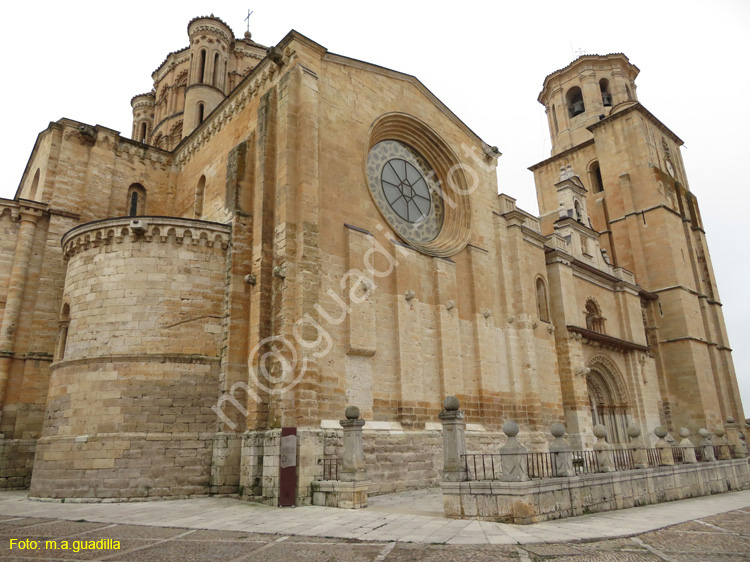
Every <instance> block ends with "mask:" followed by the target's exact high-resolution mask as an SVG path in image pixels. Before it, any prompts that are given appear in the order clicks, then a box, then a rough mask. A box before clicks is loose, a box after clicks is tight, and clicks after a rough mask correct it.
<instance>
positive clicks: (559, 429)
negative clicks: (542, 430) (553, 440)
mask: <svg viewBox="0 0 750 562" xmlns="http://www.w3.org/2000/svg"><path fill="white" fill-rule="evenodd" d="M549 431H550V433H551V434H552V437H562V436H563V435H565V426H564V425H563V424H561V423H560V422H555V423H553V424H552V425H551V426H549Z"/></svg>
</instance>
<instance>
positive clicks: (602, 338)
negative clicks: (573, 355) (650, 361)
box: [566, 325, 651, 352]
mask: <svg viewBox="0 0 750 562" xmlns="http://www.w3.org/2000/svg"><path fill="white" fill-rule="evenodd" d="M566 328H567V329H568V331H569V332H572V333H574V334H579V335H580V336H581V337H583V338H584V339H585V340H587V341H586V343H589V344H590V343H595V344H599V345H600V346H601V347H604V348H608V349H615V350H622V351H630V350H637V351H644V352H650V351H651V348H650V347H648V346H646V345H641V344H639V343H635V342H631V341H627V340H621V339H620V338H616V337H614V336H608V335H607V334H600V333H599V332H594V331H592V330H587V329H586V328H580V327H578V326H570V325H568V326H566Z"/></svg>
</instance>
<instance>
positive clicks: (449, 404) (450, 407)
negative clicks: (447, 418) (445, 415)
mask: <svg viewBox="0 0 750 562" xmlns="http://www.w3.org/2000/svg"><path fill="white" fill-rule="evenodd" d="M458 407H459V404H458V398H456V397H455V396H446V397H445V400H443V409H444V410H447V411H449V412H455V411H456V410H458Z"/></svg>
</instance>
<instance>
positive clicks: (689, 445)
mask: <svg viewBox="0 0 750 562" xmlns="http://www.w3.org/2000/svg"><path fill="white" fill-rule="evenodd" d="M680 437H682V441H680V447H682V451H683V453H682V462H683V463H685V464H693V463H695V462H698V461H697V460H696V458H695V445H693V442H692V441H691V440H690V439H688V437H690V430H689V429H688V428H687V427H681V428H680Z"/></svg>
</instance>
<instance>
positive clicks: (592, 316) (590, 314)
mask: <svg viewBox="0 0 750 562" xmlns="http://www.w3.org/2000/svg"><path fill="white" fill-rule="evenodd" d="M604 322H605V318H604V317H603V316H602V309H601V308H600V307H599V305H598V304H597V303H596V301H595V300H594V299H593V298H590V299H588V300H587V301H586V329H587V330H591V331H592V332H598V333H600V334H604V333H605V332H604Z"/></svg>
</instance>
